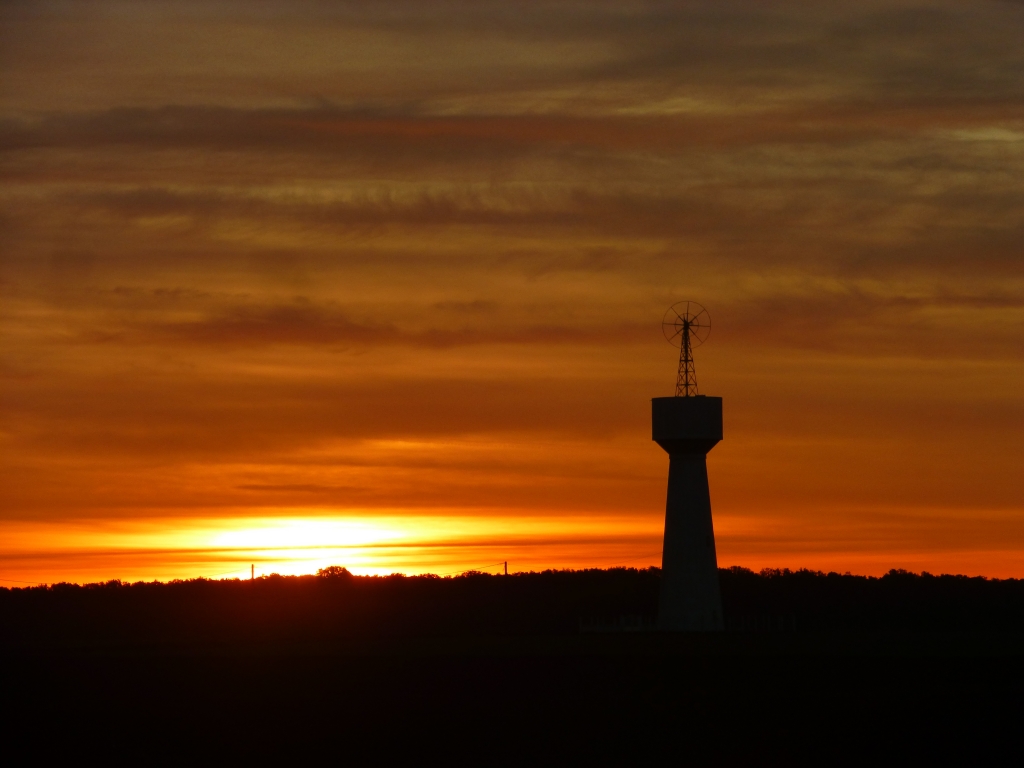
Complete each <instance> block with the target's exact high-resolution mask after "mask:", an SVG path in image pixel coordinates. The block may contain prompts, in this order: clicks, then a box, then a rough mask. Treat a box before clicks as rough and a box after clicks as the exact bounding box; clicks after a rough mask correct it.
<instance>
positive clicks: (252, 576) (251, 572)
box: [249, 563, 256, 581]
mask: <svg viewBox="0 0 1024 768" xmlns="http://www.w3.org/2000/svg"><path fill="white" fill-rule="evenodd" d="M255 579H256V563H253V564H252V565H250V566H249V581H255Z"/></svg>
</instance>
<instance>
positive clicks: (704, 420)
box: [651, 301, 725, 632]
mask: <svg viewBox="0 0 1024 768" xmlns="http://www.w3.org/2000/svg"><path fill="white" fill-rule="evenodd" d="M661 325H662V330H663V331H664V333H665V338H666V339H668V340H669V341H670V342H672V343H673V344H677V345H678V346H679V368H678V371H677V374H676V393H675V396H674V397H656V398H654V399H653V400H652V401H651V427H652V429H651V432H652V438H653V439H654V440H655V441H656V442H657V443H658V445H660V446H661V447H662V448H664V449H665V451H666V452H667V453H668V455H669V465H668V494H667V498H666V502H665V543H664V546H663V549H662V561H661V562H662V566H661V571H662V575H661V594H660V595H659V598H658V627H659V629H663V630H668V631H683V632H687V631H711V632H714V631H720V630H722V629H724V627H725V624H724V619H723V616H722V598H721V593H720V591H719V586H718V557H717V555H716V553H715V530H714V524H713V523H712V520H711V491H710V488H709V486H708V465H707V455H708V452H709V451H710V450H711V449H712V448H714V447H715V445H716V444H717V443H718V442H719V441H720V440H721V439H722V398H720V397H707V396H706V395H701V394H699V393H698V392H697V373H696V370H695V368H694V365H693V349H694V348H695V347H698V346H700V345H701V344H703V343H704V341H705V340H706V339H707V337H708V334H709V333H710V332H711V318H710V316H709V315H708V312H707V310H706V309H704V307H702V306H701V305H700V304H698V303H696V302H694V301H680V302H678V303H677V304H673V305H672V306H671V307H669V309H668V311H667V312H666V313H665V318H664V320H663V321H662V324H661Z"/></svg>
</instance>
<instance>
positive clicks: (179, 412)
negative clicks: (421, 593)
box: [0, 1, 1024, 586]
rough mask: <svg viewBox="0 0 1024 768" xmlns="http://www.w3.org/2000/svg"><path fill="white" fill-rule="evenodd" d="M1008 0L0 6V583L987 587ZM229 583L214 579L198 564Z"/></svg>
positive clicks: (997, 533)
mask: <svg viewBox="0 0 1024 768" xmlns="http://www.w3.org/2000/svg"><path fill="white" fill-rule="evenodd" d="M1022 39H1024V6H1022V5H1021V4H1019V3H1009V2H995V1H993V2H977V3H971V4H963V3H941V2H907V3H900V2H884V3H882V2H878V3H871V2H867V3H864V2H857V3H853V2H849V3H829V4H827V5H823V4H818V3H807V4H791V5H786V4H771V7H770V8H766V7H765V5H764V4H763V3H754V2H740V3H713V4H712V3H704V4H702V3H689V4H663V5H662V4H649V5H646V4H638V3H632V2H629V3H627V2H605V3H593V2H586V3H584V2H565V3H536V4H528V5H525V6H524V5H522V4H511V5H510V4H507V3H496V2H474V3H467V4H462V3H430V4H425V3H386V2H375V3H359V2H357V3H348V4H344V3H337V4H335V3H317V2H311V3H302V2H289V3H284V2H263V3H232V2H225V3H188V2H181V3H159V4H158V3H152V4H151V3H111V2H96V3H89V4H83V3H73V4H62V3H17V2H15V3H7V4H4V6H3V7H2V8H0V69H2V77H0V173H2V180H3V183H2V185H0V203H2V204H0V388H2V389H0V408H2V419H0V455H2V467H0V472H2V476H0V578H3V579H7V581H5V582H3V583H6V584H8V585H12V586H13V585H16V584H18V583H21V582H29V581H54V580H61V579H70V580H77V581H83V580H85V581H92V580H97V579H107V578H130V579H136V578H173V577H179V576H193V575H220V574H228V575H230V574H232V573H234V572H237V573H238V574H239V575H242V572H243V571H246V572H247V571H248V567H249V564H250V563H252V562H255V563H257V570H258V572H259V571H260V570H262V571H263V572H270V571H273V570H276V571H280V572H308V571H310V570H312V569H315V568H316V567H320V566H321V565H324V564H328V563H337V564H342V565H350V566H352V568H353V570H356V571H357V572H368V573H371V572H372V573H378V572H390V571H392V570H400V571H404V572H409V573H413V572H422V571H433V572H446V571H455V570H459V569H461V568H468V567H470V566H476V565H484V564H488V563H496V562H503V561H505V560H508V561H510V567H511V568H513V569H523V568H540V567H549V566H554V567H563V566H572V567H581V566H586V565H595V566H607V565H613V564H619V563H622V564H635V565H646V564H653V563H656V562H658V560H659V555H658V550H659V548H660V525H661V520H662V515H663V505H664V493H665V478H666V471H667V458H666V456H665V455H664V453H663V452H662V451H661V449H659V448H658V447H657V446H656V445H654V444H653V443H651V441H650V405H649V400H650V398H651V397H654V396H662V395H666V394H671V392H672V390H673V385H674V374H675V365H676V360H675V357H674V355H675V352H674V350H673V349H672V347H670V346H669V345H667V344H666V343H665V342H664V340H663V337H662V336H661V332H660V328H659V323H660V320H661V316H662V313H663V312H664V310H665V308H666V307H667V306H668V305H669V304H671V303H673V302H674V301H677V300H680V299H696V300H698V301H700V302H701V303H702V304H704V305H705V306H706V307H707V308H708V309H709V311H710V313H711V316H712V323H713V329H712V332H711V337H710V339H709V341H708V343H707V344H705V345H704V346H702V347H700V348H699V349H698V350H697V354H696V362H697V374H698V379H699V382H700V386H701V391H702V392H705V393H707V394H713V395H720V396H722V397H724V399H725V400H724V403H725V440H724V441H723V442H722V443H721V444H720V445H719V446H718V447H716V448H715V449H714V451H713V452H712V453H711V455H710V457H709V472H710V477H711V490H712V500H713V506H714V515H715V527H716V534H717V541H718V552H719V563H720V564H721V565H732V564H741V565H745V566H748V567H752V568H760V567H765V566H773V567H793V568H795V567H801V566H807V567H813V568H821V569H826V570H827V569H836V570H841V571H845V570H852V571H854V572H861V573H881V572H884V571H886V570H888V569H889V568H891V567H904V568H911V569H914V570H921V569H927V570H931V571H955V572H966V573H971V574H977V573H980V574H986V575H991V576H1017V577H1022V576H1024V491H1022V487H1024V484H1022V483H1021V476H1022V475H1024V473H1022V471H1021V467H1022V464H1024V386H1022V381H1024V47H1022V46H1021V45H1020V41H1021V40H1022ZM232 569H235V570H234V571H232Z"/></svg>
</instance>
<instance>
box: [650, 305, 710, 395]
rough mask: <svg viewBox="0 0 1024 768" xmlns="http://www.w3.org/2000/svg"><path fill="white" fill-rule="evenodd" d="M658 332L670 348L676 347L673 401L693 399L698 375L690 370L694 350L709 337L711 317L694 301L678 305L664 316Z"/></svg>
mask: <svg viewBox="0 0 1024 768" xmlns="http://www.w3.org/2000/svg"><path fill="white" fill-rule="evenodd" d="M661 330H662V331H663V332H664V334H665V338H666V339H668V341H669V343H670V344H676V345H678V346H679V373H678V375H677V376H676V397H694V396H695V395H696V394H697V371H696V370H695V369H694V367H693V349H694V347H699V346H700V345H701V344H703V343H704V342H705V341H706V340H707V338H708V334H709V333H711V315H709V314H708V311H707V310H706V309H704V307H702V306H701V305H700V304H698V303H697V302H696V301H680V302H677V303H675V304H673V305H672V306H671V307H669V308H668V311H667V312H665V317H664V319H663V320H662V321H661Z"/></svg>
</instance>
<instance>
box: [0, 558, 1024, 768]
mask: <svg viewBox="0 0 1024 768" xmlns="http://www.w3.org/2000/svg"><path fill="white" fill-rule="evenodd" d="M659 577H660V574H658V572H657V570H656V569H654V570H648V571H634V570H614V571H588V572H577V573H565V572H561V573H548V574H533V575H516V576H510V577H507V578H504V577H488V576H477V575H469V576H467V577H463V578H457V579H445V580H440V579H403V578H391V579H362V578H355V577H347V576H344V575H341V576H337V577H334V578H315V577H304V578H280V577H279V578H276V579H275V578H267V579H262V580H260V579H257V580H256V581H255V582H202V581H196V582H182V583H178V584H169V585H152V584H151V585H131V586H129V585H116V584H114V585H102V586H99V585H98V586H94V587H73V586H65V587H51V588H48V589H31V590H0V648H2V650H3V659H4V663H3V672H2V675H0V686H2V691H3V700H4V702H5V707H6V710H7V712H6V715H5V718H4V720H3V722H4V734H5V735H4V739H3V744H4V750H5V752H4V754H6V755H8V756H9V757H16V758H18V759H17V760H16V762H8V761H7V760H5V762H8V764H12V765H13V764H24V763H43V762H47V763H49V762H53V761H54V759H56V758H58V757H67V756H71V757H72V758H82V759H84V758H89V759H90V760H91V761H94V762H95V761H97V760H103V761H105V762H133V763H146V764H149V763H162V762H177V763H180V762H183V761H189V762H212V761H214V760H217V761H231V762H232V763H238V762H269V761H270V760H274V761H275V762H281V761H289V762H302V763H308V762H312V761H313V760H316V761H329V762H331V763H332V764H334V763H341V764H354V765H367V764H395V763H410V762H416V763H425V762H441V763H453V764H472V765H491V764H497V765H508V764H513V765H524V764H572V765H576V764H581V763H584V762H586V763H600V764H610V763H614V764H627V765H644V764H648V763H652V762H654V761H655V760H656V759H657V760H659V761H661V760H664V759H667V760H668V761H670V762H671V763H672V764H677V765H678V764H698V765H704V764H722V765H739V764H742V765H768V764H793V763H816V764H835V763H848V762H865V761H868V760H870V761H872V762H878V761H883V760H884V761H886V762H888V761H896V760H899V761H902V762H907V763H913V764H917V763H921V762H924V761H926V760H927V761H932V760H935V759H937V758H939V759H944V760H945V761H959V762H965V763H969V764H972V765H984V764H1006V763H1010V764H1020V762H1021V757H1022V756H1024V748H1022V746H1021V738H1020V731H1021V725H1020V723H1021V722H1022V720H1021V715H1022V714H1024V711H1022V710H1024V707H1022V703H1021V695H1022V690H1024V685H1022V683H1024V674H1022V673H1024V582H1020V581H1014V580H1009V581H994V580H983V579H965V578H963V577H922V576H913V575H911V574H899V573H897V574H892V575H890V576H887V577H884V578H882V579H872V580H869V579H861V578H859V577H843V576H838V575H835V576H827V575H823V574H808V573H803V574H790V573H769V574H764V575H757V574H751V573H750V572H743V571H735V570H734V571H723V572H722V589H723V601H724V603H725V609H726V613H727V615H729V616H730V627H731V629H730V631H727V632H725V633H722V634H719V635H670V634H664V633H658V632H653V631H608V630H610V629H612V628H614V627H616V626H643V624H644V622H645V621H648V620H650V619H651V618H652V616H653V607H654V605H655V600H656V595H657V586H658V579H659ZM581 628H582V630H584V631H581ZM594 630H599V631H594ZM76 762H77V759H76Z"/></svg>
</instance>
